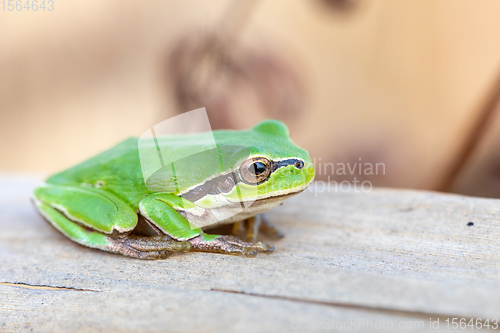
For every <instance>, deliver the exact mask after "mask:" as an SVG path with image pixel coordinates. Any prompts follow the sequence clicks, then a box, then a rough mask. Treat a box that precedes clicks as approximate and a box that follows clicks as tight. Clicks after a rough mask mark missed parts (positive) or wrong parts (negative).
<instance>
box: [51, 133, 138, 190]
mask: <svg viewBox="0 0 500 333" xmlns="http://www.w3.org/2000/svg"><path fill="white" fill-rule="evenodd" d="M101 181H104V182H105V183H106V185H107V187H111V188H112V187H116V186H119V185H122V186H126V185H129V186H131V185H134V186H140V185H141V183H142V184H144V180H143V177H142V173H141V165H140V161H139V153H138V148H137V138H134V137H132V138H128V139H126V140H124V141H122V142H120V143H118V144H117V145H115V146H113V147H112V148H110V149H108V150H106V151H104V152H102V153H100V154H97V155H95V156H93V157H91V158H89V159H87V160H85V161H83V162H81V163H79V164H77V165H75V166H73V167H71V168H69V169H67V170H64V171H62V172H59V173H57V174H55V175H52V176H51V177H49V178H48V179H47V183H51V184H90V185H94V184H95V183H96V182H101Z"/></svg>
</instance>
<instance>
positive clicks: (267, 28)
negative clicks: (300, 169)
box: [0, 0, 500, 197]
mask: <svg viewBox="0 0 500 333" xmlns="http://www.w3.org/2000/svg"><path fill="white" fill-rule="evenodd" d="M8 4H9V2H6V3H5V4H1V5H0V6H1V7H0V153H1V155H0V156H1V157H0V170H1V171H3V172H12V171H14V172H37V173H42V174H49V173H52V172H56V171H59V170H62V169H64V168H67V167H69V166H71V165H73V164H75V163H78V162H80V161H81V160H83V159H85V158H87V157H90V156H92V155H93V154H96V153H98V152H100V151H102V150H104V149H107V148H109V147H110V146H112V145H114V144H116V143H117V142H119V141H121V140H123V139H124V138H126V137H128V136H138V135H140V134H142V133H143V132H144V131H145V130H147V129H148V128H150V127H151V126H153V125H154V124H156V123H158V122H160V121H162V120H165V119H167V118H169V117H172V116H174V115H177V114H179V113H182V112H185V111H189V110H193V109H196V108H199V107H203V106H204V107H206V108H207V111H208V113H209V117H210V121H211V124H212V127H213V128H234V129H242V128H248V127H251V126H253V125H254V124H255V123H257V122H258V121H260V120H262V119H265V118H276V119H280V120H282V121H284V122H285V123H286V124H287V125H288V126H289V128H290V132H291V135H292V139H293V140H294V141H295V142H296V143H297V144H299V145H301V146H302V147H304V148H306V149H307V150H308V151H309V152H310V153H311V155H312V157H313V159H314V160H315V161H316V163H317V167H318V168H320V169H321V170H322V172H321V171H320V172H318V179H319V180H323V181H329V180H334V179H335V180H342V179H344V178H345V179H347V180H349V181H351V180H352V178H353V177H354V176H355V177H357V178H358V179H359V180H365V179H366V180H369V181H370V182H372V183H373V185H375V186H387V187H407V188H419V189H430V190H440V191H449V192H457V193H463V194H469V195H478V196H489V197H500V151H498V150H497V149H496V144H495V143H496V142H498V139H500V119H498V118H499V116H498V113H499V112H500V111H497V109H498V107H497V104H498V103H497V102H498V97H499V96H500V88H499V87H500V83H499V81H500V44H499V43H498V42H497V38H498V35H499V34H500V2H498V1H496V0H483V1H481V4H480V5H479V4H478V2H477V1H474V0H404V1H402V0H384V1H369V0H297V1H288V0H238V1H233V0H229V1H228V0H212V1H203V0H183V1H180V0H175V1H166V0H162V1H147V2H139V1H132V0H107V1H98V0H88V1H69V0H65V1H60V0H53V10H51V11H49V10H48V5H49V3H47V9H46V10H42V9H41V8H38V10H33V8H31V10H28V9H27V8H24V7H23V8H21V7H19V8H21V9H20V10H18V9H19V8H17V7H15V6H14V9H13V10H10V9H12V7H11V8H9V7H8ZM13 4H16V2H13ZM328 163H330V164H331V163H383V164H384V166H385V169H384V173H383V174H380V173H379V174H366V172H361V173H360V174H356V175H349V176H343V175H339V174H338V172H337V173H336V174H334V172H331V169H330V168H324V166H325V165H329V164H328Z"/></svg>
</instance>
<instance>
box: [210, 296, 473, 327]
mask: <svg viewBox="0 0 500 333" xmlns="http://www.w3.org/2000/svg"><path fill="white" fill-rule="evenodd" d="M210 290H211V291H217V292H223V293H230V294H240V295H245V296H254V297H263V298H270V299H276V300H284V301H291V302H299V303H307V304H316V305H324V306H331V307H338V308H345V309H355V310H363V311H367V312H374V313H381V314H386V315H394V316H406V317H412V318H419V319H426V320H433V321H436V320H438V319H439V320H440V321H441V322H444V320H446V319H447V318H464V319H466V320H467V322H468V321H469V320H471V319H473V320H476V319H479V318H478V317H464V316H462V315H444V314H436V313H428V312H419V311H411V310H396V309H387V308H380V307H379V308H375V307H370V306H367V305H359V304H349V303H341V302H330V301H321V300H314V299H307V298H297V297H287V296H279V295H266V294H258V293H251V292H246V291H237V290H228V289H219V288H211V289H210Z"/></svg>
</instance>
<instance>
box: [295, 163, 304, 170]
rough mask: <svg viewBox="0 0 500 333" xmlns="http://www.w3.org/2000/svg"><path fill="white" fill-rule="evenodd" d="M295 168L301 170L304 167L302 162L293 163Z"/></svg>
mask: <svg viewBox="0 0 500 333" xmlns="http://www.w3.org/2000/svg"><path fill="white" fill-rule="evenodd" d="M295 167H296V168H297V169H302V168H303V167H304V162H302V161H297V162H295Z"/></svg>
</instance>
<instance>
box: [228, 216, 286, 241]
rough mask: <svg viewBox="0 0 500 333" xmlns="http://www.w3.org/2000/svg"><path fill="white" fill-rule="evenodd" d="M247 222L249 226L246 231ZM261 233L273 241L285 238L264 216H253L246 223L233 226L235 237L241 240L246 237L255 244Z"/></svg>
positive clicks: (241, 222)
mask: <svg viewBox="0 0 500 333" xmlns="http://www.w3.org/2000/svg"><path fill="white" fill-rule="evenodd" d="M245 222H246V225H247V228H246V230H245ZM245 231H246V235H245ZM259 232H261V233H263V234H265V235H266V236H268V237H270V238H273V239H279V238H283V237H284V235H283V233H282V232H281V231H279V229H278V228H276V227H275V226H274V225H273V224H272V223H270V222H269V221H268V220H267V218H266V217H265V216H264V215H262V214H260V215H256V216H253V217H251V218H249V219H247V220H245V221H240V222H236V223H234V225H233V235H235V236H237V237H241V238H245V237H246V240H247V242H252V243H255V242H256V240H257V235H258V234H259Z"/></svg>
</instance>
